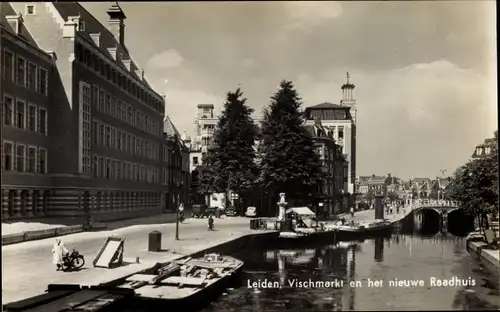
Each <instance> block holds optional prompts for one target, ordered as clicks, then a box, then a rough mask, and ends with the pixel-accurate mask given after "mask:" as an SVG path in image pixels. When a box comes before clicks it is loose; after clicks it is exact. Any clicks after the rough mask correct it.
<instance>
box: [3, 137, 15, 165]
mask: <svg viewBox="0 0 500 312" xmlns="http://www.w3.org/2000/svg"><path fill="white" fill-rule="evenodd" d="M13 149H14V147H13V145H12V143H10V142H4V143H3V169H4V170H5V171H12V170H13V169H14V163H13V159H14V158H13V155H12V153H13V152H14V151H13Z"/></svg>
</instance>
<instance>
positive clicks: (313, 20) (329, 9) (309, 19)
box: [286, 1, 343, 30]
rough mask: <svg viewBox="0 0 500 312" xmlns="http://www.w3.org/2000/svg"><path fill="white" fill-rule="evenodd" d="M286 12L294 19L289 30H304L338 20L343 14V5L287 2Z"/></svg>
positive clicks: (319, 2)
mask: <svg viewBox="0 0 500 312" xmlns="http://www.w3.org/2000/svg"><path fill="white" fill-rule="evenodd" d="M286 10H287V13H288V15H289V16H290V18H291V19H292V21H291V22H290V23H289V24H288V25H287V28H288V29H302V30H307V29H310V28H312V27H315V26H317V25H319V24H321V23H323V22H325V21H327V20H332V19H336V18H338V17H339V16H341V15H342V13H343V9H342V5H341V4H340V3H339V2H333V1H325V2H323V1H291V2H286Z"/></svg>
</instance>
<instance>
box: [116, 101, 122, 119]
mask: <svg viewBox="0 0 500 312" xmlns="http://www.w3.org/2000/svg"><path fill="white" fill-rule="evenodd" d="M116 118H118V119H122V101H121V100H117V103H116Z"/></svg>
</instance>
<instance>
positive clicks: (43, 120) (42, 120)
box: [38, 108, 47, 135]
mask: <svg viewBox="0 0 500 312" xmlns="http://www.w3.org/2000/svg"><path fill="white" fill-rule="evenodd" d="M38 114H39V116H38V128H39V129H40V134H41V135H47V111H46V110H45V109H44V108H39V109H38Z"/></svg>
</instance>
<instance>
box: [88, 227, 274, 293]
mask: <svg viewBox="0 0 500 312" xmlns="http://www.w3.org/2000/svg"><path fill="white" fill-rule="evenodd" d="M277 239H278V232H277V231H262V230H254V231H252V232H250V233H245V234H240V235H237V236H236V235H235V236H233V237H226V238H223V239H220V240H217V241H214V242H213V243H209V244H206V243H205V244H203V245H198V246H191V247H188V246H186V247H184V248H183V251H184V252H183V253H179V254H174V255H173V256H172V257H169V258H170V259H166V258H165V257H162V258H158V259H157V261H152V260H153V259H151V258H150V259H148V263H150V265H149V266H147V267H146V268H143V269H141V270H138V271H136V272H133V273H128V274H126V275H121V276H116V277H114V278H112V279H110V280H108V281H103V282H101V283H99V284H98V286H103V287H114V286H117V285H118V284H120V283H122V282H123V281H124V280H125V279H127V278H128V277H130V276H132V275H135V274H147V273H150V272H152V271H155V270H156V269H157V268H158V267H160V266H162V265H164V264H166V263H168V262H171V261H175V260H177V259H180V258H184V257H201V256H203V255H205V254H207V253H220V254H229V253H233V252H236V251H238V250H240V249H242V248H245V247H246V246H250V245H252V244H259V245H262V244H268V243H272V242H275V241H277ZM187 251H188V252H187ZM152 262H154V265H151V263H152ZM90 286H92V285H90Z"/></svg>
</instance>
